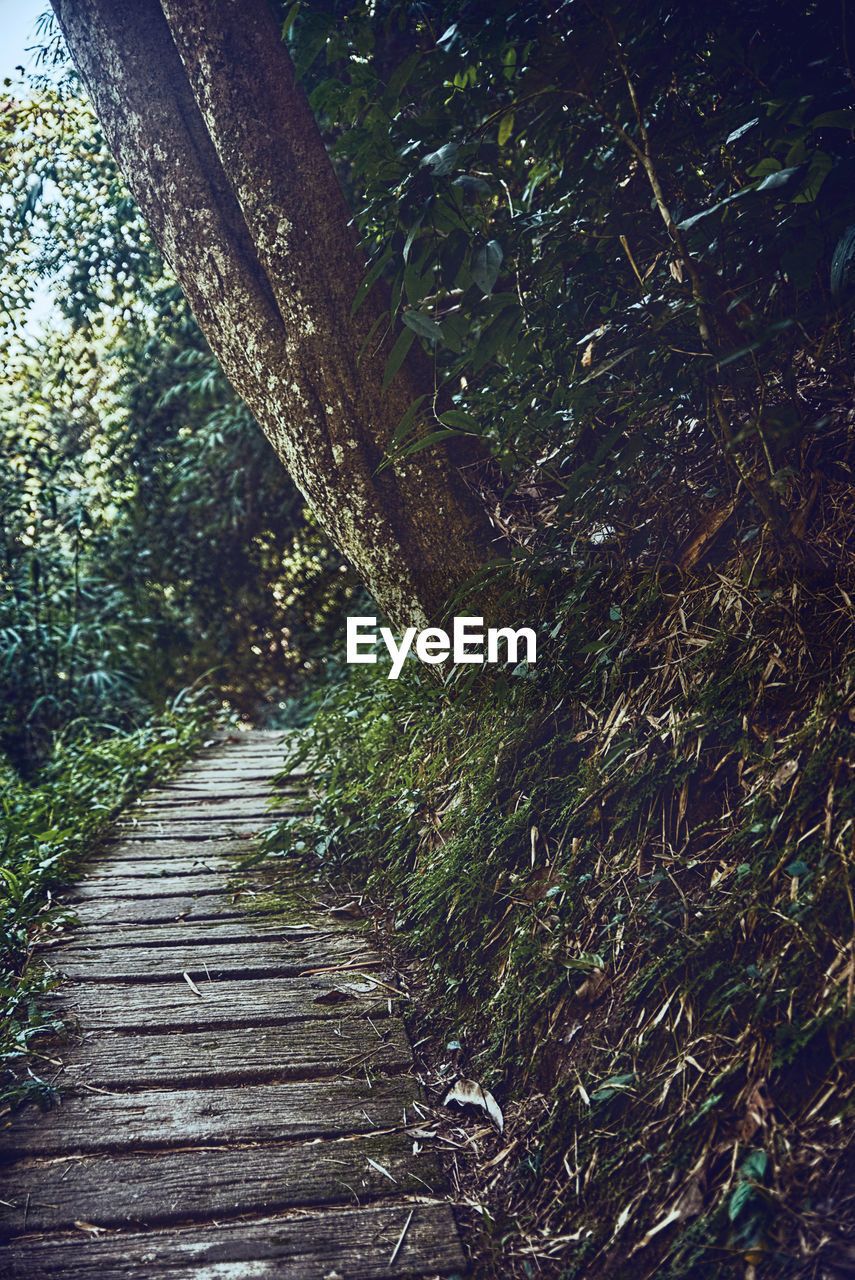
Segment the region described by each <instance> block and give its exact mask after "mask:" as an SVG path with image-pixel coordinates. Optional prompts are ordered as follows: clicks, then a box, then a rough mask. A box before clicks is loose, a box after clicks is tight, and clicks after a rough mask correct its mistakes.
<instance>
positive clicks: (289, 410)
mask: <svg viewBox="0 0 855 1280" xmlns="http://www.w3.org/2000/svg"><path fill="white" fill-rule="evenodd" d="M52 4H53V7H54V9H55V11H56V14H57V17H58V19H59V22H60V26H61V27H62V30H63V32H64V34H65V37H66V40H67V42H68V46H69V49H70V51H71V56H72V58H73V59H74V62H75V64H76V66H77V68H78V70H79V72H80V74H81V76H82V78H83V81H84V83H85V85H86V87H87V89H88V91H89V93H90V96H91V98H92V101H93V103H94V106H95V109H96V111H97V113H98V116H99V118H100V120H101V124H102V126H103V128H104V132H105V134H106V137H107V141H108V143H109V145H110V147H111V149H112V150H113V152H114V154H115V156H116V158H117V160H118V163H119V165H120V167H121V169H122V171H123V173H124V175H125V177H126V179H127V182H128V185H129V186H130V188H131V190H132V192H133V193H134V195H135V197H136V199H137V201H138V203H139V205H140V207H141V209H142V211H143V214H144V216H145V218H146V220H147V222H148V225H149V227H150V229H151V231H152V233H153V235H154V237H155V239H156V240H157V242H158V244H159V245H160V247H161V250H162V252H163V254H164V256H165V257H166V259H167V260H168V262H169V263H170V264H171V266H172V267H173V269H174V270H175V272H176V274H177V276H178V279H179V280H180V282H181V285H182V288H183V289H184V292H185V294H186V296H187V299H188V301H189V303H190V306H191V307H192V309H193V311H194V313H195V315H196V318H197V320H198V321H199V324H200V326H201V328H202V330H203V332H204V334H205V336H206V338H207V340H208V342H209V343H210V345H211V347H212V349H213V351H214V353H215V354H216V356H217V357H218V359H219V360H220V363H221V364H222V366H223V369H224V370H225V373H226V375H227V376H228V378H229V380H230V381H231V382H232V384H233V385H234V387H235V389H236V390H237V391H238V393H239V394H240V395H241V396H242V398H243V399H244V400H245V402H246V404H247V405H248V406H249V408H250V410H251V411H252V413H253V414H254V416H255V418H256V419H257V421H258V422H259V424H260V425H261V427H262V429H263V430H264V432H265V434H266V435H267V436H268V437H269V439H270V440H271V442H272V443H273V445H274V448H275V449H276V451H277V453H278V454H279V456H280V458H281V459H282V461H283V462H284V463H285V466H286V467H287V468H288V470H289V471H290V473H291V476H292V477H293V479H294V480H295V482H296V483H297V485H298V486H299V488H300V489H301V491H302V492H303V494H304V495H305V497H306V499H307V500H308V502H309V504H310V506H311V507H312V508H313V510H314V511H315V512H316V514H317V516H318V519H319V520H320V522H321V524H322V526H323V528H324V529H325V530H326V532H327V533H328V534H329V536H330V537H331V538H332V539H333V541H334V542H335V543H336V544H337V545H338V546H339V547H340V549H341V550H342V551H343V552H344V554H345V555H346V556H347V557H348V559H349V560H350V561H351V563H352V564H353V566H354V568H355V569H356V571H357V573H358V574H359V575H360V576H361V578H362V580H363V581H364V582H365V584H366V585H367V586H368V588H369V589H370V591H371V592H372V594H373V596H374V598H375V599H376V601H377V603H378V604H379V605H380V607H381V608H382V609H383V610H384V611H385V612H386V613H387V615H388V616H389V617H390V618H391V619H392V621H393V622H394V623H395V624H397V625H399V626H400V625H405V624H409V625H421V626H423V625H425V622H426V621H428V620H433V619H437V618H438V617H439V616H440V614H441V612H442V609H443V606H444V605H445V603H446V601H447V600H448V598H449V595H450V593H451V592H452V591H453V590H454V589H455V588H456V587H457V586H459V585H460V583H461V582H462V581H464V580H465V579H466V578H467V577H468V576H469V575H471V574H472V573H473V572H474V571H475V570H477V569H478V568H479V566H480V565H482V564H483V563H484V561H485V560H486V559H488V558H489V556H490V543H489V538H490V532H489V527H488V525H487V522H486V519H485V517H484V515H483V513H482V512H481V511H480V509H479V507H478V505H477V503H476V501H475V499H474V498H473V497H472V495H471V494H470V493H469V491H468V490H467V489H466V487H465V485H463V483H462V481H461V479H460V476H459V474H458V473H457V471H456V470H455V468H454V467H453V465H452V464H451V461H450V459H449V458H448V456H447V455H446V454H445V453H444V452H443V451H442V450H439V449H429V450H425V451H421V452H418V453H416V454H413V455H411V457H410V458H409V459H405V460H403V461H402V462H400V463H399V464H397V465H395V466H394V467H387V468H386V469H384V470H383V471H382V472H380V473H379V474H378V470H377V469H378V465H379V463H380V461H381V459H382V457H383V453H384V450H385V449H386V447H387V445H388V443H389V440H390V438H391V436H392V434H393V432H394V430H395V427H396V426H397V424H398V423H399V422H400V420H401V418H402V416H403V415H404V413H405V411H406V409H407V408H408V407H409V405H410V404H411V403H412V401H413V400H414V399H415V398H416V397H417V396H418V395H421V394H424V393H425V392H429V391H430V388H431V383H430V368H429V362H428V361H427V360H426V359H425V358H424V357H423V353H417V354H415V348H413V349H412V351H411V354H413V355H414V358H413V359H412V360H411V361H408V362H406V363H405V365H404V366H403V367H402V369H401V370H400V372H399V373H398V374H397V376H396V377H395V379H394V380H393V382H392V385H391V387H390V388H389V389H388V390H386V391H384V390H383V388H382V381H383V371H384V366H385V361H386V357H387V355H388V353H389V349H390V345H391V341H392V337H391V336H389V335H388V334H387V336H386V337H385V339H384V340H383V341H382V343H380V342H379V341H378V340H377V339H376V338H375V339H372V341H371V342H370V343H369V344H368V346H367V347H366V348H365V350H364V351H363V354H362V356H361V358H360V352H361V351H362V350H363V345H364V343H365V341H366V339H367V337H368V334H369V330H370V329H371V327H372V324H373V323H374V321H375V319H376V318H377V317H378V315H379V314H380V313H381V312H382V300H380V299H377V298H375V297H372V298H369V299H367V300H366V302H365V303H364V304H363V305H362V307H360V308H359V310H358V311H357V313H356V315H355V316H353V317H352V316H351V314H350V312H351V307H352V303H353V299H354V296H355V294H356V291H357V289H358V286H359V284H360V280H361V276H362V269H363V264H362V259H361V255H360V253H359V251H358V248H357V245H356V239H355V234H354V232H353V230H352V229H351V227H350V225H349V217H350V215H349V211H348V209H347V206H346V204H345V201H344V197H343V195H342V192H341V188H340V187H339V184H338V181H337V179H336V176H335V173H334V172H333V169H332V166H331V164H330V161H329V158H328V156H327V154H326V150H325V149H324V145H323V141H322V139H321V136H320V134H319V132H318V129H317V126H316V124H315V121H314V118H313V117H312V113H311V111H310V109H309V106H308V103H307V101H306V98H305V95H304V94H303V92H302V90H301V89H300V88H299V87H298V86H297V85H295V82H294V73H293V68H292V65H291V61H290V58H289V56H288V53H287V50H286V49H285V46H284V44H283V42H282V40H281V38H280V34H279V31H278V28H277V26H276V23H275V20H274V18H273V15H272V11H271V9H270V7H269V5H268V3H267V0H162V3H158V0H52ZM383 327H384V326H383V325H382V324H381V325H380V326H378V332H382V330H383ZM387 327H388V326H387ZM420 357H421V358H420Z"/></svg>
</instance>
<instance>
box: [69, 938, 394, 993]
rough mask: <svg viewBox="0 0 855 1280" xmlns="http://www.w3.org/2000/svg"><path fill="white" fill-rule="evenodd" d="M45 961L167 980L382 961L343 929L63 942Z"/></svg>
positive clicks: (106, 977) (98, 978)
mask: <svg viewBox="0 0 855 1280" xmlns="http://www.w3.org/2000/svg"><path fill="white" fill-rule="evenodd" d="M44 961H45V964H46V965H47V966H48V968H50V969H52V970H53V972H54V973H58V974H60V975H62V976H63V977H65V978H71V979H74V980H84V979H85V980H88V981H90V982H131V981H140V980H144V981H147V982H162V981H164V980H165V979H172V980H175V979H177V978H180V977H181V975H182V974H183V973H185V972H186V973H189V974H190V977H191V978H193V979H194V980H195V981H196V982H197V983H201V982H205V981H206V980H211V979H219V978H233V979H238V978H266V977H280V978H285V977H297V976H298V975H299V974H301V973H303V972H304V971H305V970H307V969H318V968H321V967H322V966H341V965H345V964H349V965H351V966H352V967H355V968H358V967H359V965H360V964H363V965H365V964H367V965H369V966H370V965H371V964H372V963H375V964H376V962H377V953H376V952H375V951H374V949H373V948H371V947H366V945H365V942H364V941H363V940H362V939H361V938H360V937H359V935H356V936H354V935H348V934H343V935H339V936H338V937H331V938H328V939H327V940H326V941H325V942H324V943H320V944H319V943H317V942H315V941H314V940H313V939H305V940H301V939H299V938H291V939H287V938H284V939H266V940H264V941H261V942H244V943H242V944H241V945H240V946H236V945H235V944H234V943H228V942H221V943H212V942H194V943H189V944H186V943H185V945H178V946H171V947H148V948H145V949H141V948H140V947H125V948H117V947H107V948H103V947H92V946H90V947H83V946H70V947H64V948H63V949H62V950H61V951H55V952H53V953H48V954H47V955H46V956H45V957H44Z"/></svg>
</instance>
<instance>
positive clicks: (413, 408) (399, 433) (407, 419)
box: [390, 395, 427, 447]
mask: <svg viewBox="0 0 855 1280" xmlns="http://www.w3.org/2000/svg"><path fill="white" fill-rule="evenodd" d="M426 399H427V396H426V395H423V396H418V397H417V399H415V400H414V401H413V403H412V404H411V405H410V407H409V409H407V412H406V413H405V414H404V416H403V418H402V419H401V421H400V422H399V423H398V425H397V427H396V428H395V431H394V434H393V436H392V439H391V441H390V447H391V446H392V445H396V444H399V443H400V442H401V440H403V439H404V436H405V435H406V434H407V432H408V431H409V429H410V427H411V426H412V425H413V423H414V422H415V418H416V414H417V413H418V411H419V409H420V408H421V406H422V404H423V402H424V401H425V400H426Z"/></svg>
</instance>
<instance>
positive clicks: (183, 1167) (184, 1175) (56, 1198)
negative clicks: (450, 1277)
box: [0, 1135, 445, 1253]
mask: <svg viewBox="0 0 855 1280" xmlns="http://www.w3.org/2000/svg"><path fill="white" fill-rule="evenodd" d="M411 1146H412V1140H411V1139H409V1138H407V1137H406V1136H405V1135H395V1136H393V1137H386V1138H359V1139H355V1140H352V1141H350V1140H349V1141H346V1142H325V1143H322V1144H321V1145H320V1146H319V1145H318V1144H316V1143H311V1144H310V1145H299V1146H288V1147H281V1146H275V1147H269V1146H265V1147H261V1148H259V1147H255V1148H252V1147H240V1148H238V1149H237V1150H217V1149H216V1148H214V1149H212V1150H211V1149H209V1150H202V1151H182V1152H171V1151H165V1152H153V1153H151V1154H149V1155H145V1156H104V1155H95V1156H84V1157H82V1158H80V1157H76V1158H73V1159H69V1160H63V1159H60V1160H55V1161H52V1162H51V1163H47V1162H45V1161H34V1160H32V1159H30V1160H25V1161H19V1162H17V1163H15V1164H13V1165H12V1166H11V1167H8V1168H7V1169H6V1170H5V1171H4V1173H5V1177H4V1198H5V1199H7V1200H8V1201H10V1202H11V1206H12V1207H11V1209H9V1210H8V1211H7V1212H6V1213H5V1215H4V1218H3V1219H2V1220H0V1238H8V1237H9V1236H15V1235H19V1234H21V1233H22V1232H23V1231H24V1230H25V1229H26V1230H29V1231H31V1232H35V1231H63V1230H65V1231H71V1230H73V1228H74V1224H75V1222H81V1221H83V1222H88V1223H89V1224H90V1225H91V1226H95V1227H104V1228H108V1229H116V1228H128V1227H131V1228H139V1227H158V1226H165V1225H167V1224H169V1223H173V1222H182V1221H184V1222H187V1221H192V1220H193V1219H194V1218H195V1219H196V1220H198V1219H200V1218H201V1219H202V1220H203V1221H204V1220H205V1219H206V1218H207V1219H210V1218H212V1217H216V1218H233V1217H236V1216H237V1215H238V1214H250V1213H254V1214H259V1213H264V1214H270V1213H276V1212H278V1211H281V1210H283V1209H292V1208H297V1207H300V1206H310V1205H323V1204H349V1205H350V1206H351V1207H352V1206H353V1203H354V1199H355V1198H356V1197H357V1196H358V1199H359V1202H360V1203H363V1204H364V1203H365V1202H366V1201H371V1200H377V1199H380V1198H382V1197H385V1196H387V1195H388V1192H389V1190H390V1186H391V1185H392V1184H391V1183H390V1180H389V1179H390V1178H394V1179H395V1187H396V1190H397V1193H398V1194H407V1193H416V1194H420V1195H424V1194H425V1193H430V1192H433V1193H434V1194H436V1193H437V1192H440V1191H442V1190H443V1188H444V1185H445V1184H444V1179H443V1176H442V1173H441V1170H440V1168H439V1166H438V1162H437V1160H436V1157H435V1156H434V1155H431V1154H429V1153H427V1152H423V1153H422V1155H421V1156H420V1158H419V1159H417V1160H415V1159H413V1156H412V1153H411ZM369 1158H370V1159H371V1160H374V1161H375V1165H372V1164H370V1163H369ZM376 1164H380V1165H382V1166H383V1168H384V1169H385V1170H386V1171H387V1172H388V1174H389V1177H388V1178H387V1177H386V1175H385V1174H384V1173H382V1172H381V1171H380V1170H379V1169H377V1168H376ZM105 1187H106V1188H109V1194H108V1195H105V1194H104V1189H105ZM78 1239H80V1237H78ZM81 1243H82V1242H81ZM389 1252H390V1253H391V1249H390V1250H389Z"/></svg>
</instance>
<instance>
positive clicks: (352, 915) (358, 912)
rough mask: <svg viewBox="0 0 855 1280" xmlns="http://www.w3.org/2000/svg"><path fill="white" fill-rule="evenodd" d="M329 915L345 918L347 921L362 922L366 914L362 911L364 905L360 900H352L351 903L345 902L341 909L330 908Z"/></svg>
mask: <svg viewBox="0 0 855 1280" xmlns="http://www.w3.org/2000/svg"><path fill="white" fill-rule="evenodd" d="M329 914H330V915H331V916H339V917H343V918H345V919H347V920H362V919H363V918H364V916H365V912H364V911H363V910H362V903H361V902H360V901H359V899H358V898H352V899H351V900H350V902H345V903H344V904H343V905H342V906H340V907H330V909H329Z"/></svg>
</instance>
